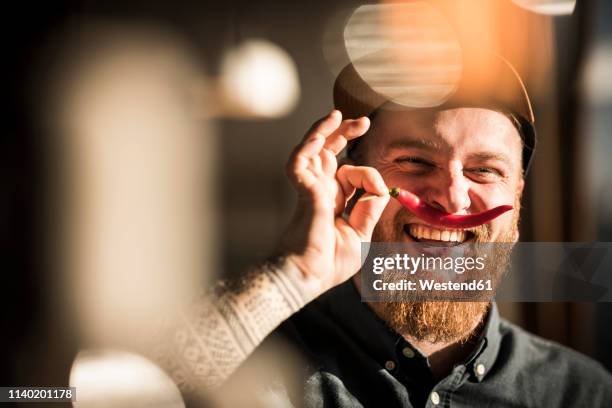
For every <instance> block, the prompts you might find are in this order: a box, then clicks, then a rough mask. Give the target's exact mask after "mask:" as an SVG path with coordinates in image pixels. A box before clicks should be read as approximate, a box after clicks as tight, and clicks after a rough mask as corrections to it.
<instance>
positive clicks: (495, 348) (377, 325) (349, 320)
mask: <svg viewBox="0 0 612 408" xmlns="http://www.w3.org/2000/svg"><path fill="white" fill-rule="evenodd" d="M328 295H329V296H326V298H327V299H328V302H329V310H330V313H331V315H332V318H333V319H334V321H335V322H336V323H337V324H339V325H341V326H342V327H343V328H344V329H345V330H346V331H347V332H348V333H349V334H350V335H351V336H352V338H353V339H355V340H356V341H357V342H359V343H360V344H361V345H362V347H364V348H365V349H366V350H367V352H368V353H370V354H371V355H372V357H374V358H375V359H376V360H377V361H378V362H379V363H380V364H381V366H384V364H385V362H387V361H393V360H395V358H396V357H397V347H398V344H400V343H401V342H405V340H404V339H403V337H402V336H400V335H399V334H398V333H396V332H395V331H393V330H392V329H390V328H389V327H388V326H387V325H386V323H385V322H383V321H382V320H381V319H380V318H379V317H378V316H377V315H376V314H375V313H374V311H372V309H370V308H369V307H368V306H367V304H366V303H363V302H362V301H361V296H360V294H359V292H358V291H357V289H356V288H355V285H354V283H353V281H352V279H349V280H348V281H347V282H345V283H343V284H342V285H340V286H338V287H336V288H335V289H333V290H332V291H330V293H328ZM485 319H486V321H485V326H484V329H483V332H482V333H483V334H482V337H481V341H480V342H479V344H478V346H477V347H476V348H475V350H474V351H473V352H472V354H471V355H470V356H469V357H468V358H467V360H465V361H464V362H462V363H460V364H462V365H464V366H466V369H467V370H468V371H470V372H471V373H472V375H473V377H474V378H475V379H476V380H477V381H478V382H480V381H482V380H483V379H484V378H485V377H486V376H487V374H488V372H489V370H490V368H491V367H492V366H493V364H494V363H495V360H496V359H497V355H498V353H499V348H500V342H501V334H500V327H499V326H500V317H499V311H498V309H497V305H496V304H495V303H494V302H493V303H492V304H491V307H490V309H489V312H488V313H487V317H486V318H485ZM406 344H407V343H406ZM412 350H413V351H414V353H415V355H416V356H415V357H416V358H414V360H413V361H415V363H419V364H421V365H423V361H424V360H426V359H425V357H424V356H423V355H421V353H419V351H418V350H417V349H416V348H414V347H412Z"/></svg>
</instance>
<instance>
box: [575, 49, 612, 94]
mask: <svg viewBox="0 0 612 408" xmlns="http://www.w3.org/2000/svg"><path fill="white" fill-rule="evenodd" d="M610 67H612V44H606V45H599V46H597V47H595V48H594V49H593V50H592V51H591V52H590V54H589V56H588V57H587V61H586V64H585V68H584V70H583V76H582V81H583V86H584V88H585V91H586V92H587V94H588V97H589V101H590V102H591V103H593V104H605V103H610V102H612V76H611V75H610Z"/></svg>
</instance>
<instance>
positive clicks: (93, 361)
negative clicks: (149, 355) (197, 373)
mask: <svg viewBox="0 0 612 408" xmlns="http://www.w3.org/2000/svg"><path fill="white" fill-rule="evenodd" d="M70 386H71V387H76V389H77V399H76V402H75V403H73V405H74V406H75V407H84V408H98V407H100V408H101V407H113V408H128V407H130V408H132V407H134V408H135V407H165V408H179V407H184V406H185V404H184V402H183V399H182V398H181V394H180V392H179V390H178V388H177V387H176V385H175V384H174V382H173V381H172V380H171V379H170V377H168V376H167V375H166V374H165V373H164V372H163V371H162V370H161V369H160V368H159V367H157V366H156V365H155V364H153V363H152V362H151V361H149V360H147V359H145V358H144V357H141V356H139V355H136V354H132V353H128V352H123V351H111V350H86V351H82V352H80V353H79V354H78V355H77V358H76V359H75V361H74V363H73V365H72V370H71V371H70Z"/></svg>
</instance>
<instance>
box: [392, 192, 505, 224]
mask: <svg viewBox="0 0 612 408" xmlns="http://www.w3.org/2000/svg"><path fill="white" fill-rule="evenodd" d="M389 194H390V195H391V197H395V198H397V200H398V201H399V202H400V203H401V204H402V205H403V206H404V207H406V208H407V209H408V210H410V211H411V212H412V213H414V215H416V216H417V217H419V218H420V219H422V220H423V221H426V222H428V223H430V224H432V225H437V226H441V227H446V228H472V227H476V226H478V225H481V224H484V223H486V222H489V221H491V220H492V219H494V218H497V217H498V216H500V215H502V214H503V213H505V212H506V211H510V210H511V209H512V206H511V205H500V206H499V207H495V208H491V209H490V210H487V211H483V212H481V213H478V214H467V215H458V214H449V213H446V212H444V211H440V210H438V209H435V208H433V207H431V206H429V205H427V203H424V202H422V201H421V200H420V199H419V197H417V196H416V195H415V194H412V193H411V192H410V191H406V190H402V189H401V188H399V187H394V188H391V189H389Z"/></svg>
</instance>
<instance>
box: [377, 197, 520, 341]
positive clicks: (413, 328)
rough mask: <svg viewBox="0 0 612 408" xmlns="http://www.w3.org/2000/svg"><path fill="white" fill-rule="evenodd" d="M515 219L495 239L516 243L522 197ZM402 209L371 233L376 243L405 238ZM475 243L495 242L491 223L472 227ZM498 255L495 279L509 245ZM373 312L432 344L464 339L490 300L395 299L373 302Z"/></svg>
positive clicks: (498, 277) (503, 267) (506, 261)
mask: <svg viewBox="0 0 612 408" xmlns="http://www.w3.org/2000/svg"><path fill="white" fill-rule="evenodd" d="M515 208H516V209H517V211H515V216H514V219H513V220H512V224H511V226H510V228H509V229H508V231H506V232H505V233H503V234H502V235H501V236H500V237H499V238H497V239H496V240H495V241H494V242H504V243H513V242H516V240H517V238H518V221H519V217H518V213H519V211H518V209H519V208H520V196H517V198H516V200H515ZM401 213H402V212H400V213H399V214H398V215H397V216H396V218H395V219H394V220H393V222H391V223H388V224H387V225H384V224H379V225H377V227H376V228H375V230H374V233H373V235H372V241H373V242H400V241H402V239H403V236H402V234H403V233H404V232H403V226H404V225H405V213H404V214H401ZM472 232H473V233H474V242H476V243H485V242H492V240H491V231H490V226H489V225H481V226H479V227H478V228H476V229H474V230H472ZM500 248H501V249H500V250H499V251H498V253H497V254H494V255H495V256H496V258H497V263H496V272H495V273H494V276H493V277H494V281H495V282H496V284H497V283H498V282H499V280H501V276H502V275H503V271H505V270H506V269H507V266H508V264H509V262H510V261H509V260H510V253H509V249H508V248H510V247H509V246H507V245H502V246H500ZM368 305H369V306H370V308H372V309H373V310H374V312H375V313H376V314H377V315H378V316H379V317H380V318H381V319H382V320H383V321H385V322H386V324H387V325H388V326H389V327H390V328H391V329H393V330H394V331H395V332H397V333H399V334H401V335H404V336H409V337H411V338H413V339H415V340H417V341H427V342H430V343H455V342H465V341H467V340H468V339H469V338H470V337H471V336H472V335H473V334H474V333H475V329H476V328H477V327H478V326H479V325H480V324H481V323H482V321H483V319H484V317H485V316H486V313H487V311H488V308H489V305H490V302H489V301H455V300H452V301H448V300H435V301H432V300H427V301H404V302H400V301H393V302H371V303H369V304H368Z"/></svg>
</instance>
